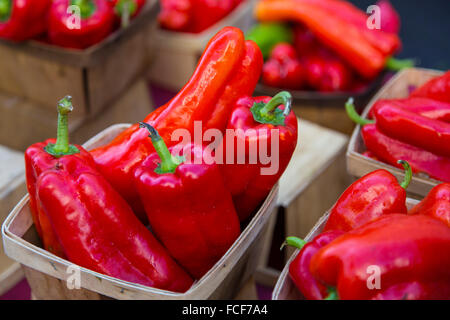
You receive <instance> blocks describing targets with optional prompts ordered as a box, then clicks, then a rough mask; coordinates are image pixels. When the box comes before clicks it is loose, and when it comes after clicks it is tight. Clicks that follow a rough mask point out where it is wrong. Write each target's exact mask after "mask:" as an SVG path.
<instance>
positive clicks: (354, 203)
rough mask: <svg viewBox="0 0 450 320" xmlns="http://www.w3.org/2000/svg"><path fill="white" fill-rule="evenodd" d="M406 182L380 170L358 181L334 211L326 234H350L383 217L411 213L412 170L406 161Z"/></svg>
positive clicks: (326, 228) (328, 222)
mask: <svg viewBox="0 0 450 320" xmlns="http://www.w3.org/2000/svg"><path fill="white" fill-rule="evenodd" d="M403 164H404V166H405V169H406V173H405V176H406V178H405V181H404V182H403V183H402V185H400V184H399V183H398V182H397V178H395V176H394V175H392V174H391V173H390V172H389V171H387V170H384V169H380V170H376V171H373V172H371V173H369V174H367V175H365V176H363V177H362V178H360V179H358V180H356V181H355V182H354V183H353V184H352V185H351V186H350V187H348V188H347V189H346V190H345V191H344V193H343V194H342V195H341V196H340V197H339V200H338V201H337V202H336V204H335V205H334V206H333V208H332V209H331V211H330V216H329V218H328V220H327V223H326V225H325V228H324V231H328V230H342V231H346V232H347V231H350V230H353V229H355V228H357V227H359V226H362V225H364V224H366V223H368V222H370V221H374V220H376V219H378V218H379V217H381V216H384V215H386V214H392V213H405V214H406V213H407V209H406V204H405V201H406V191H405V189H406V188H407V186H408V184H409V181H410V180H411V168H410V167H409V165H408V164H407V163H406V162H403Z"/></svg>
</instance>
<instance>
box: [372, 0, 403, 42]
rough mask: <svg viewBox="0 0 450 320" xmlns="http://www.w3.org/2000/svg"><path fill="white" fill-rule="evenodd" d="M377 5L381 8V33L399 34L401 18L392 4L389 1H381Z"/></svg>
mask: <svg viewBox="0 0 450 320" xmlns="http://www.w3.org/2000/svg"><path fill="white" fill-rule="evenodd" d="M376 5H377V6H378V7H380V13H381V17H380V18H381V19H380V27H381V31H386V32H389V33H397V34H398V33H399V32H400V25H401V22H400V16H399V14H398V12H397V11H396V10H395V8H394V7H393V6H392V4H391V2H390V1H389V0H380V1H378V2H377V3H376Z"/></svg>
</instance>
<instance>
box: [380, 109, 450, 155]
mask: <svg viewBox="0 0 450 320" xmlns="http://www.w3.org/2000/svg"><path fill="white" fill-rule="evenodd" d="M373 115H374V118H375V121H376V125H377V128H379V129H380V130H381V131H382V132H384V133H385V134H386V135H388V136H390V137H392V138H395V139H398V140H400V141H403V142H406V143H409V144H411V145H414V146H417V147H420V148H422V149H424V150H428V151H430V152H433V153H434V154H438V155H442V156H446V157H450V123H446V122H443V121H439V120H434V119H430V118H426V117H423V116H421V115H418V114H415V113H413V112H411V111H409V110H406V109H402V108H397V107H395V106H391V105H381V106H377V107H376V108H374V109H373Z"/></svg>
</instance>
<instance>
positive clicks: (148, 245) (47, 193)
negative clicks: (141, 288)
mask: <svg viewBox="0 0 450 320" xmlns="http://www.w3.org/2000/svg"><path fill="white" fill-rule="evenodd" d="M58 110H59V116H58V137H57V140H56V142H54V140H47V141H46V142H44V143H37V144H34V145H32V146H31V147H30V148H28V149H27V151H26V153H25V161H26V168H27V186H28V190H29V193H30V198H31V199H32V202H31V208H32V212H33V218H34V221H35V223H36V227H37V229H38V232H39V233H40V236H41V238H42V240H43V242H44V247H45V248H46V249H47V250H49V251H51V252H53V253H55V254H57V255H59V256H62V257H67V258H68V259H69V260H70V261H72V262H73V263H76V264H78V265H80V266H82V267H86V268H89V269H92V270H94V271H98V272H101V273H104V274H106V275H109V276H113V277H118V278H120V279H123V280H127V281H131V282H136V283H140V284H144V285H148V286H154V287H157V288H160V289H167V290H173V291H181V292H184V291H186V290H187V289H188V288H189V287H190V286H191V285H192V279H191V278H190V277H189V276H188V275H187V273H186V272H185V271H183V270H182V269H181V268H180V267H179V266H178V265H177V264H176V263H175V262H174V261H173V260H172V258H171V257H170V255H169V254H168V252H167V251H166V250H165V249H164V247H162V246H161V244H160V243H159V242H158V241H157V240H156V239H155V238H154V237H153V235H152V234H151V233H150V231H149V230H148V229H147V228H146V227H145V226H144V225H143V224H141V223H140V222H139V220H138V219H137V218H136V216H135V215H134V213H133V212H132V210H131V208H130V207H129V206H128V204H127V203H126V202H125V200H123V199H122V198H121V197H120V196H119V195H118V194H117V192H116V191H115V190H114V189H113V188H112V187H111V186H110V185H109V184H108V183H107V181H106V180H105V179H104V178H103V177H102V176H101V175H100V174H99V173H98V171H97V170H96V168H95V163H94V161H93V159H92V157H91V156H90V154H89V153H88V152H87V151H86V150H84V149H83V148H82V147H81V146H78V145H70V144H69V142H68V123H67V122H68V121H67V115H68V113H69V112H70V111H71V110H72V105H71V101H70V97H66V98H64V99H63V100H61V101H60V103H59V105H58ZM36 208H37V210H38V211H37V213H38V215H37V217H36V211H35V210H36Z"/></svg>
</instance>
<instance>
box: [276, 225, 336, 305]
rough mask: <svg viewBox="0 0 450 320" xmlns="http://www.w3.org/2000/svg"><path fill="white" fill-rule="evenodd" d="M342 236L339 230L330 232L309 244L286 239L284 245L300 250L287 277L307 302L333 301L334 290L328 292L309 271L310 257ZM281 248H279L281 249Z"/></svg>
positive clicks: (297, 239) (294, 239)
mask: <svg viewBox="0 0 450 320" xmlns="http://www.w3.org/2000/svg"><path fill="white" fill-rule="evenodd" d="M342 234H344V232H343V231H340V230H332V231H327V232H323V233H321V234H319V235H318V236H316V237H315V238H314V239H312V240H311V241H310V242H306V241H305V240H303V239H300V238H297V237H287V238H286V241H285V242H284V244H283V246H284V245H290V246H293V247H295V248H297V249H299V250H300V252H299V253H298V254H297V256H296V257H295V259H294V260H292V262H291V264H290V265H289V276H290V277H291V279H292V281H294V283H295V285H296V287H297V288H298V289H299V290H300V292H301V293H302V294H303V296H305V298H306V299H308V300H323V299H327V300H333V297H334V295H335V290H333V289H332V290H329V289H328V288H327V287H326V286H324V285H323V284H322V283H320V282H319V281H317V279H315V278H314V277H313V275H312V274H311V271H310V270H309V265H310V263H311V259H312V257H313V256H314V255H315V254H316V253H317V251H319V249H320V248H322V247H324V246H326V245H327V244H329V243H330V242H331V241H333V240H334V239H336V238H337V237H339V236H341V235H342ZM283 246H282V247H281V248H283Z"/></svg>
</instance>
